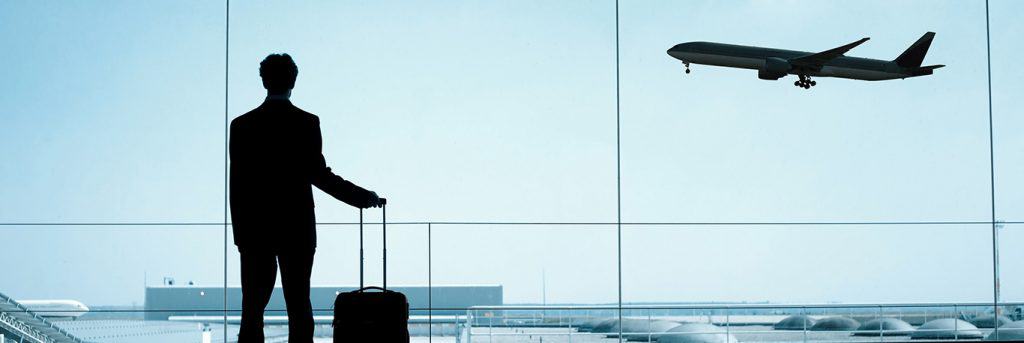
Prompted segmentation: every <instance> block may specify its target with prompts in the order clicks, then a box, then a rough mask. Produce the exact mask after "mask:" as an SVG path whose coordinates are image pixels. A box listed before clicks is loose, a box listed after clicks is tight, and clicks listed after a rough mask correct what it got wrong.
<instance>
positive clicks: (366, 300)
mask: <svg viewBox="0 0 1024 343" xmlns="http://www.w3.org/2000/svg"><path fill="white" fill-rule="evenodd" d="M380 200H381V211H382V213H381V218H382V220H381V224H382V227H383V231H384V244H383V245H384V277H383V279H384V280H383V287H364V285H363V210H362V209H359V289H357V290H355V291H351V292H344V293H339V294H338V298H337V299H335V300H334V325H333V326H334V343H341V342H360V343H362V342H381V343H408V342H409V301H408V300H407V299H406V298H405V295H404V294H402V293H399V292H395V291H392V290H388V289H387V288H388V248H387V244H388V243H387V242H388V240H387V237H388V231H387V219H386V216H387V211H386V210H385V206H386V204H387V201H386V200H385V199H383V198H382V199H380Z"/></svg>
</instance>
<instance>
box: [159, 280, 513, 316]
mask: <svg viewBox="0 0 1024 343" xmlns="http://www.w3.org/2000/svg"><path fill="white" fill-rule="evenodd" d="M357 288H358V287H356V286H352V285H323V286H313V287H312V288H311V289H310V302H311V303H312V304H313V309H314V310H316V311H315V312H316V315H331V309H332V308H333V307H334V299H335V298H336V297H337V295H338V293H340V292H349V291H352V290H355V289H357ZM389 289H392V290H395V291H398V292H401V293H403V294H405V296H406V297H407V298H408V299H409V308H410V309H411V311H410V314H411V315H427V314H428V313H427V309H428V308H434V309H435V310H433V311H432V312H431V313H430V314H433V315H464V314H466V311H465V309H466V308H468V307H471V306H499V305H503V298H502V286H501V285H433V286H431V287H428V286H426V285H408V286H396V287H390V288H389ZM225 291H226V292H227V302H228V306H227V308H228V309H229V310H235V311H237V310H240V309H241V304H242V289H241V287H238V286H231V287H227V288H225V287H218V286H192V285H169V286H168V285H161V286H147V287H146V304H145V309H146V312H145V313H146V315H145V319H146V320H167V319H168V318H170V317H172V316H208V315H210V313H212V312H218V311H223V310H224V307H225V306H224V292H225ZM284 309H285V303H284V295H283V293H282V292H281V287H276V288H274V294H273V295H272V296H271V298H270V303H269V304H268V305H267V310H268V311H270V312H274V313H268V315H284ZM277 310H280V313H277V312H276V311H277Z"/></svg>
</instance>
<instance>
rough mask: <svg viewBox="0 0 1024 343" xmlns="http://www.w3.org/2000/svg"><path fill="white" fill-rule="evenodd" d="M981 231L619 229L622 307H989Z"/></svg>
mask: <svg viewBox="0 0 1024 343" xmlns="http://www.w3.org/2000/svg"><path fill="white" fill-rule="evenodd" d="M987 229H988V226H987V225H848V226H820V225H804V226H794V225H779V226H756V225H748V226H676V225H661V226H648V225H635V226H634V225H630V226H628V227H626V228H623V237H622V250H623V253H622V264H623V267H622V284H623V286H622V287H623V301H624V303H626V304H644V303H659V304H675V303H688V302H700V303H708V302H715V303H720V302H725V303H749V302H755V303H757V302H768V303H799V304H821V303H838V304H842V303H847V304H849V303H916V302H923V303H934V302H985V301H991V296H992V287H991V268H992V257H991V244H992V243H991V237H990V236H989V235H988V230H987Z"/></svg>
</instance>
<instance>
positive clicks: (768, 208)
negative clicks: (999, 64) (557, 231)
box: [621, 0, 990, 222]
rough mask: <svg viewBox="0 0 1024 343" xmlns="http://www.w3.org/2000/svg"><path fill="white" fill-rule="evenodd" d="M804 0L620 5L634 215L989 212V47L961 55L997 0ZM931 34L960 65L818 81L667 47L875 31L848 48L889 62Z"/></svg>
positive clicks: (821, 38)
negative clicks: (720, 63) (802, 82)
mask: <svg viewBox="0 0 1024 343" xmlns="http://www.w3.org/2000/svg"><path fill="white" fill-rule="evenodd" d="M797 3H801V2H797ZM812 3H813V5H810V4H812ZM807 4H808V6H800V5H781V4H779V3H775V2H753V3H748V4H744V5H743V6H736V4H734V3H731V2H722V1H687V2H676V1H642V2H627V3H624V4H623V6H622V7H621V17H622V18H621V23H622V33H621V35H622V66H621V68H622V72H623V78H622V128H621V129H622V186H623V188H622V200H623V210H622V211H623V217H624V220H626V221H636V222H650V221H661V222H664V221H684V222H705V221H739V222H747V221H785V222H790V221H823V220H827V221H836V220H838V221H847V220H849V221H908V220H988V218H989V213H990V208H989V203H990V201H989V198H990V194H989V168H988V120H987V113H986V109H987V94H986V91H985V89H986V88H985V87H986V78H985V63H986V60H985V55H984V54H981V53H963V52H964V51H974V52H980V51H984V50H985V39H984V38H985V27H984V24H983V23H984V15H985V12H984V10H985V8H984V4H983V3H982V2H963V1H940V2H936V1H900V2H896V3H893V2H891V1H882V0H878V1H860V2H857V3H855V4H854V3H849V2H825V3H820V2H807ZM839 13H841V15H837V14H839ZM908 13H913V15H908ZM710 23H729V25H724V26H723V25H712V24H710ZM866 23H869V24H867V25H866ZM927 31H934V32H937V35H936V37H935V40H934V43H933V44H932V46H931V49H930V50H929V52H928V55H927V57H926V58H925V60H924V63H925V64H945V65H947V67H945V68H942V69H938V70H936V71H935V74H934V75H929V76H923V77H914V78H907V79H905V80H892V81H877V82H867V81H857V80H847V79H838V78H827V77H818V78H816V82H817V86H815V87H813V88H811V89H802V88H798V87H794V86H793V85H792V83H793V82H794V80H795V77H794V76H788V77H785V78H782V79H780V80H778V81H765V80H759V79H758V78H757V77H758V75H757V71H756V70H743V69H735V68H720V67H714V66H706V65H697V64H691V66H690V69H691V70H692V73H689V74H686V73H684V71H683V70H684V68H683V66H682V65H681V64H680V61H679V60H676V59H674V58H672V57H670V56H668V55H667V54H666V53H665V51H666V50H667V49H669V48H671V47H672V46H673V45H675V44H679V43H683V42H690V41H708V42H719V43H728V44H741V45H752V46H762V47H770V48H779V49H792V50H799V51H806V52H819V51H824V50H827V49H831V48H835V47H838V46H841V45H844V44H848V43H850V42H853V41H855V40H857V39H859V38H862V37H871V38H872V40H871V41H868V42H867V43H865V44H863V45H861V46H859V47H857V48H856V49H853V50H851V51H850V52H849V53H848V55H849V56H856V57H868V58H876V59H883V60H890V59H893V58H895V57H897V56H898V55H899V54H900V53H901V52H902V51H904V50H905V49H907V48H908V47H909V46H910V45H911V44H912V43H914V42H915V41H916V40H917V39H918V38H919V37H921V36H922V34H924V33H925V32H927Z"/></svg>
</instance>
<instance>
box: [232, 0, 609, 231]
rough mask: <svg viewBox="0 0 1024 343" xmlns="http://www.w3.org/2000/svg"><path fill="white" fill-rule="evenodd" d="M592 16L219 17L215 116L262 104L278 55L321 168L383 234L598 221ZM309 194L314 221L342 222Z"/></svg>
mask: <svg viewBox="0 0 1024 343" xmlns="http://www.w3.org/2000/svg"><path fill="white" fill-rule="evenodd" d="M604 4H605V5H606V6H601V4H597V3H594V2H591V1H560V2H549V1H530V2H469V1H466V2H436V3H429V4H417V5H416V6H412V7H410V6H409V4H408V3H407V2H402V1H375V2H368V3H352V2H335V1H318V2H311V3H302V4H296V3H293V2H281V1H264V2H241V3H238V4H232V7H231V14H232V21H231V24H232V27H231V30H232V38H231V45H230V48H231V60H230V64H231V68H230V69H231V74H230V78H229V80H230V85H229V86H230V88H229V89H230V112H231V114H232V117H235V116H238V115H241V114H242V113H245V112H246V111H249V110H250V109H252V108H255V107H256V106H258V105H259V104H260V103H261V102H262V101H263V100H264V96H265V93H266V92H265V90H264V89H263V88H262V86H261V85H262V84H261V81H260V78H259V74H258V71H257V69H258V66H259V62H260V61H261V60H262V59H263V58H264V57H265V56H267V54H269V53H276V52H286V53H289V54H290V55H291V56H292V57H294V59H295V60H296V63H297V65H298V69H299V75H298V80H297V82H296V87H295V89H294V92H293V95H292V98H291V100H292V102H293V103H294V104H295V105H296V106H298V107H300V108H302V109H304V110H306V111H309V112H311V113H314V114H317V115H318V116H319V117H320V125H321V130H322V133H323V141H324V148H323V151H324V154H325V155H326V158H327V162H328V165H330V166H332V167H333V170H334V171H335V172H337V173H338V174H340V175H341V176H343V177H345V178H347V179H350V180H352V181H353V182H355V183H356V184H359V185H363V186H366V187H367V188H369V189H372V190H375V191H377V192H378V193H380V194H382V195H384V196H387V197H389V198H390V199H391V201H392V203H393V205H394V206H393V212H392V214H393V216H392V218H391V219H394V220H395V221H400V220H425V219H448V220H464V219H467V218H469V219H473V220H583V221H594V220H599V221H612V220H614V218H615V183H614V182H615V102H614V94H615V80H614V76H615V73H614V70H615V65H614V63H615V58H614V11H612V10H611V9H612V8H613V4H612V3H611V2H604ZM439 18H443V20H439ZM268 22H273V23H274V25H267V24H266V23H268ZM316 194H317V195H316V196H317V204H318V207H317V211H318V215H319V219H320V220H321V221H342V222H351V221H354V217H353V215H352V214H351V211H348V210H347V209H345V208H344V207H345V206H343V205H335V204H337V203H336V202H335V201H334V200H333V199H330V198H329V197H327V196H325V195H323V194H321V193H320V192H316Z"/></svg>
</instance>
